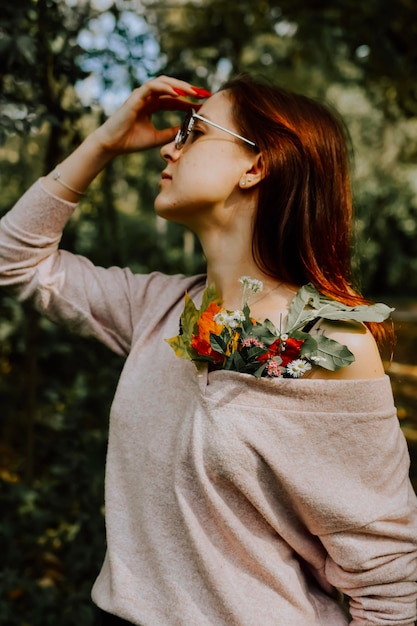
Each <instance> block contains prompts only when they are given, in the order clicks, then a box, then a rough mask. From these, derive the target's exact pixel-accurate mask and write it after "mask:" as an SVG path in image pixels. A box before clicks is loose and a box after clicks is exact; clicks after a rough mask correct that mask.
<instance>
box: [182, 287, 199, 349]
mask: <svg viewBox="0 0 417 626" xmlns="http://www.w3.org/2000/svg"><path fill="white" fill-rule="evenodd" d="M184 301H185V304H184V310H183V312H182V314H181V328H182V333H183V336H184V339H186V340H188V341H189V342H190V343H191V339H192V336H193V334H194V332H195V326H196V325H197V321H198V318H199V311H198V310H197V309H196V307H195V305H194V302H193V301H192V300H191V298H190V296H189V295H188V293H186V294H185V296H184Z"/></svg>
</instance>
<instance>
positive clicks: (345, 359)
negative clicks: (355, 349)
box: [303, 335, 355, 372]
mask: <svg viewBox="0 0 417 626" xmlns="http://www.w3.org/2000/svg"><path fill="white" fill-rule="evenodd" d="M315 341H316V342H317V350H316V353H315V354H316V356H319V357H321V358H323V359H325V360H323V361H320V362H319V363H317V365H319V366H320V367H324V368H325V369H327V370H331V371H332V372H334V371H335V370H338V369H340V368H341V367H346V366H347V365H350V364H351V363H353V362H354V360H355V357H354V356H353V354H352V352H351V351H350V350H349V348H348V347H347V346H344V345H342V344H341V343H339V342H338V341H334V340H333V339H328V338H327V337H323V335H317V337H315ZM303 347H304V346H303Z"/></svg>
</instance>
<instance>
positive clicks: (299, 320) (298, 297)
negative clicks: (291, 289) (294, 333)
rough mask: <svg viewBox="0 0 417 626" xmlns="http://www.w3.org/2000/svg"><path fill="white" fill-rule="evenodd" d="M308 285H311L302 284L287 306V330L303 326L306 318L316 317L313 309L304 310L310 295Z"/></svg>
mask: <svg viewBox="0 0 417 626" xmlns="http://www.w3.org/2000/svg"><path fill="white" fill-rule="evenodd" d="M309 287H311V285H304V286H303V287H301V288H300V289H299V290H298V291H297V293H296V294H295V297H294V299H293V300H292V302H291V304H290V306H289V309H288V317H287V323H286V329H287V332H289V331H290V330H292V329H295V328H299V327H300V326H303V325H304V324H305V321H306V320H307V318H311V319H314V317H316V314H315V312H314V311H306V310H305V307H306V306H307V304H308V303H309V301H310V300H311V297H312V295H311V292H310V289H309ZM313 289H314V287H313ZM316 293H318V292H316Z"/></svg>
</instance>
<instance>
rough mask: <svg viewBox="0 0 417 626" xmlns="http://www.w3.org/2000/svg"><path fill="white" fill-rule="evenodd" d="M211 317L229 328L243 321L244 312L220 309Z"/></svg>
mask: <svg viewBox="0 0 417 626" xmlns="http://www.w3.org/2000/svg"><path fill="white" fill-rule="evenodd" d="M213 319H214V321H215V322H217V323H218V324H223V325H224V326H228V327H229V328H236V327H237V326H239V324H240V323H241V322H244V321H245V314H244V313H243V311H233V312H232V313H229V312H228V311H225V310H222V311H219V312H218V313H216V315H215V316H214V317H213Z"/></svg>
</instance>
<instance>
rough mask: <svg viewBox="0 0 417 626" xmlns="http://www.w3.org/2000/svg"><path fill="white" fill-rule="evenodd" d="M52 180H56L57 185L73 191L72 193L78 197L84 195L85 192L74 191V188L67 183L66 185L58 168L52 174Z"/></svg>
mask: <svg viewBox="0 0 417 626" xmlns="http://www.w3.org/2000/svg"><path fill="white" fill-rule="evenodd" d="M52 180H56V182H57V183H59V184H60V185H62V186H63V187H65V189H68V191H72V193H75V194H77V196H83V195H84V191H78V189H74V187H71V186H70V185H68V184H67V183H64V181H63V180H62V179H61V172H60V171H59V169H58V168H57V167H56V168H55V169H54V171H53V172H52Z"/></svg>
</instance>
